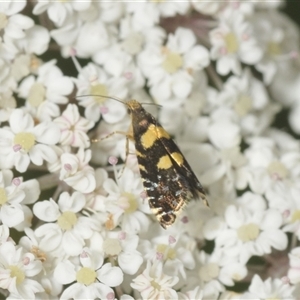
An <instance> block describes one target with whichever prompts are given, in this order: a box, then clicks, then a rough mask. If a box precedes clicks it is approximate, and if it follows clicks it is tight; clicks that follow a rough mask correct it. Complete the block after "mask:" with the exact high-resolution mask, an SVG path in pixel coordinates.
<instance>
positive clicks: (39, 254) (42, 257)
mask: <svg viewBox="0 0 300 300" xmlns="http://www.w3.org/2000/svg"><path fill="white" fill-rule="evenodd" d="M30 252H31V253H32V254H33V255H34V256H35V257H36V258H37V259H38V260H40V261H41V262H45V261H46V260H47V255H46V253H45V252H43V251H42V250H41V249H39V248H38V247H37V246H32V247H31V250H30Z"/></svg>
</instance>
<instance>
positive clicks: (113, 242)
mask: <svg viewBox="0 0 300 300" xmlns="http://www.w3.org/2000/svg"><path fill="white" fill-rule="evenodd" d="M103 250H104V252H105V253H106V254H108V255H111V256H115V255H118V254H120V253H121V251H122V247H121V243H120V241H119V240H117V239H110V238H108V239H106V240H105V241H104V243H103Z"/></svg>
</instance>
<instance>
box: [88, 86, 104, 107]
mask: <svg viewBox="0 0 300 300" xmlns="http://www.w3.org/2000/svg"><path fill="white" fill-rule="evenodd" d="M90 90H91V95H94V100H95V101H96V102H97V103H98V104H103V103H104V102H105V101H106V100H107V98H104V97H101V96H108V90H107V86H106V85H104V84H101V83H97V84H95V85H91V88H90Z"/></svg>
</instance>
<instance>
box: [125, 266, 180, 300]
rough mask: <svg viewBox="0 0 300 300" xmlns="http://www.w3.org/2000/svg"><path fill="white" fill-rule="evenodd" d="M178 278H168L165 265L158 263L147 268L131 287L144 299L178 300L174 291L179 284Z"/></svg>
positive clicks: (134, 280)
mask: <svg viewBox="0 0 300 300" xmlns="http://www.w3.org/2000/svg"><path fill="white" fill-rule="evenodd" d="M178 280H179V278H178V277H177V276H168V275H166V274H164V272H163V264H162V263H161V262H156V263H154V264H151V263H150V262H149V261H147V266H146V268H145V269H144V271H143V273H142V274H141V275H139V276H137V277H136V278H135V279H133V281H132V283H131V287H132V288H133V289H135V290H137V291H138V292H140V294H141V297H142V299H145V300H146V299H153V300H159V299H172V300H173V299H174V300H175V299H178V294H177V293H176V291H175V290H174V289H173V287H174V285H175V284H176V283H177V282H178Z"/></svg>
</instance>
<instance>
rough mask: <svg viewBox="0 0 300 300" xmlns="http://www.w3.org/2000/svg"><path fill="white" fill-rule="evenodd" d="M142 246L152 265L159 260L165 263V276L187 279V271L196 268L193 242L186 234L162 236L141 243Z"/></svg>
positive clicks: (146, 257)
mask: <svg viewBox="0 0 300 300" xmlns="http://www.w3.org/2000/svg"><path fill="white" fill-rule="evenodd" d="M140 244H141V246H140V247H141V248H142V249H143V255H144V257H145V259H147V260H150V261H151V262H152V263H155V261H157V260H158V261H161V262H163V264H164V273H165V274H168V275H172V276H179V275H181V276H182V278H186V277H187V275H186V269H188V270H192V269H194V268H195V259H194V257H193V254H192V251H191V250H192V249H190V247H191V244H192V241H191V239H190V238H189V237H188V236H186V235H184V234H180V235H176V237H174V236H172V235H166V234H161V235H160V236H157V237H154V238H153V239H151V240H144V241H141V243H140Z"/></svg>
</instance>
